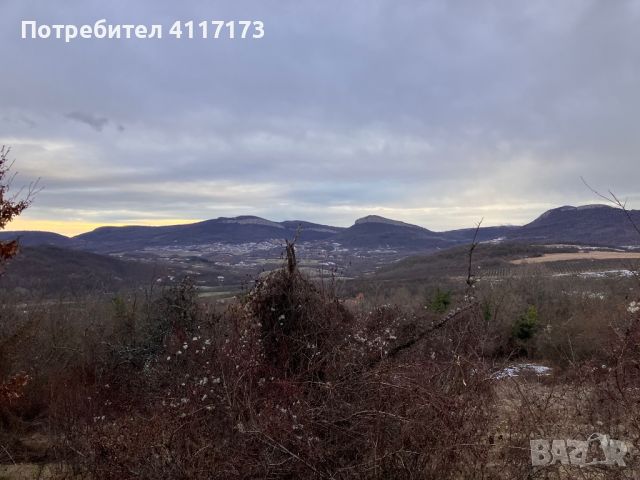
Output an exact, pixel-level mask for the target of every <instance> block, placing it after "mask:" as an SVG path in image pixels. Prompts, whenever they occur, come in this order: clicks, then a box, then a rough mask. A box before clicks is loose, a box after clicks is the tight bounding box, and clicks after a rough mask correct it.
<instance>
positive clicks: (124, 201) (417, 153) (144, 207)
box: [0, 0, 640, 234]
mask: <svg viewBox="0 0 640 480" xmlns="http://www.w3.org/2000/svg"><path fill="white" fill-rule="evenodd" d="M101 18H106V19H107V20H108V22H109V23H113V24H116V23H143V24H147V25H150V24H153V23H161V24H163V25H164V26H165V32H164V33H165V38H163V39H162V40H157V39H130V40H127V39H121V40H115V39H113V40H104V39H103V40H95V39H94V40H86V39H81V40H75V41H73V42H71V43H69V44H65V43H64V41H61V40H55V39H49V40H42V39H39V40H32V39H26V40H23V39H21V38H20V26H21V25H20V22H21V20H36V21H38V22H39V23H48V24H55V23H67V24H76V25H81V24H83V23H93V22H95V21H96V20H99V19H101ZM190 19H193V20H195V21H196V22H199V21H202V20H217V19H224V20H262V21H263V22H264V24H265V31H266V35H265V37H264V38H263V39H260V40H249V39H247V40H240V39H235V40H211V39H209V40H188V39H184V38H183V39H181V40H176V39H174V38H172V37H169V36H168V35H167V30H168V27H169V26H170V25H171V23H172V22H173V21H175V20H185V21H186V20H190ZM638 25H640V2H631V1H628V2H627V1H622V0H621V1H616V2H608V1H603V0H600V1H587V0H580V1H572V0H563V1H562V2H558V1H557V0H549V1H543V0H540V1H528V0H527V1H525V0H522V1H511V0H510V1H507V0H504V1H479V0H468V1H462V0H460V1H452V0H441V1H425V0H322V1H319V0H227V1H197V2H196V1H191V2H188V1H180V2H178V1H159V0H146V1H135V2H134V1H130V0H128V1H124V0H122V1H109V2H106V1H88V0H65V1H45V0H42V1H31V0H0V58H2V67H1V68H2V72H1V74H0V143H1V144H8V145H11V146H12V147H13V154H12V157H13V158H15V159H16V163H15V166H16V169H17V170H18V171H19V173H20V175H19V177H18V180H17V181H16V184H21V183H22V184H24V183H27V182H29V181H30V180H32V179H35V178H38V177H40V178H41V184H42V185H43V186H44V187H45V188H44V190H43V191H42V192H41V193H40V194H39V195H38V196H37V199H36V202H35V203H34V205H33V207H32V208H31V209H30V210H29V211H28V212H27V213H25V214H24V216H23V218H22V219H21V220H20V221H18V222H15V223H14V224H13V225H12V228H13V229H18V228H21V229H26V228H29V229H47V230H53V231H58V232H61V233H67V234H72V233H79V232H81V231H86V230H90V229H92V228H94V227H95V226H98V225H103V224H111V225H120V224H168V223H176V222H184V221H195V220H201V219H207V218H215V217H218V216H236V215H246V214H250V215H259V216H264V217H267V218H270V219H273V220H285V219H305V220H310V221H315V222H321V223H328V224H335V225H344V226H346V225H350V224H352V223H353V221H354V220H355V219H356V218H358V217H361V216H364V215H367V214H378V215H383V216H387V217H391V218H395V219H398V220H403V221H406V222H411V223H416V224H419V225H422V226H425V227H427V228H431V229H434V230H444V229H451V228H460V227H469V226H472V225H473V224H474V223H475V222H477V220H478V219H479V218H480V217H484V218H485V224H486V225H494V224H507V223H510V224H520V223H526V222H528V221H530V220H532V219H533V218H534V217H536V216H537V215H538V214H540V213H541V212H542V211H544V210H546V209H548V208H551V207H555V206H560V205H565V204H573V205H576V204H584V203H594V202H596V201H597V199H595V198H594V195H593V194H592V193H591V192H589V191H588V190H587V189H586V188H585V187H584V185H583V184H582V182H581V181H580V177H581V176H584V177H585V178H586V179H587V180H588V181H590V182H591V183H592V184H593V185H594V186H595V187H598V188H601V189H605V190H606V189H609V188H611V189H614V190H615V191H616V192H617V193H618V194H619V195H621V196H623V197H626V198H628V199H629V201H630V205H631V206H632V207H636V208H638V207H640V195H639V194H640V191H639V187H638V180H639V174H640V161H639V159H640V155H639V154H640V131H639V130H640V121H639V119H638V116H639V115H640V28H638Z"/></svg>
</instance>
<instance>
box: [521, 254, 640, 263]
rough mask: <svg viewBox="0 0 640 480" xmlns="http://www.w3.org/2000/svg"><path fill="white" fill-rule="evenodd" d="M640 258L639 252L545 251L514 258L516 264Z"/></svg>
mask: <svg viewBox="0 0 640 480" xmlns="http://www.w3.org/2000/svg"><path fill="white" fill-rule="evenodd" d="M638 258H640V253H637V252H601V251H592V252H575V253H545V254H544V255H542V256H540V257H531V258H520V259H518V260H512V261H511V263H512V264H514V265H526V264H531V263H548V262H563V261H568V260H620V259H623V260H631V259H638Z"/></svg>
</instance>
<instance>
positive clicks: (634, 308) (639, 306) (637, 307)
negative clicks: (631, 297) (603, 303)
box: [627, 302, 640, 313]
mask: <svg viewBox="0 0 640 480" xmlns="http://www.w3.org/2000/svg"><path fill="white" fill-rule="evenodd" d="M627 311H628V312H629V313H638V312H640V302H631V303H630V304H629V306H628V307H627Z"/></svg>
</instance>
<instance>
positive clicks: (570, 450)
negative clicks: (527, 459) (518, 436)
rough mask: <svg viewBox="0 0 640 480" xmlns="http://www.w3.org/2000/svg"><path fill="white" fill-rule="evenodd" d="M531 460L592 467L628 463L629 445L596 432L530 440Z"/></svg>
mask: <svg viewBox="0 0 640 480" xmlns="http://www.w3.org/2000/svg"><path fill="white" fill-rule="evenodd" d="M529 443H530V445H531V464H532V465H533V466H534V467H547V466H550V465H555V464H556V463H560V464H561V465H575V466H579V467H588V466H590V465H612V466H613V465H617V466H619V467H626V463H625V462H624V457H625V455H626V454H627V453H628V452H629V446H628V445H627V444H626V443H625V442H624V441H622V440H614V439H612V438H609V436H608V435H603V434H601V433H594V434H593V435H591V436H590V437H589V438H588V439H587V440H547V439H537V440H530V442H529Z"/></svg>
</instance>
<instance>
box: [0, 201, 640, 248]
mask: <svg viewBox="0 0 640 480" xmlns="http://www.w3.org/2000/svg"><path fill="white" fill-rule="evenodd" d="M630 214H631V216H632V217H633V218H634V220H635V221H636V222H637V223H638V224H639V225H640V211H637V210H636V211H631V212H630ZM298 231H299V238H298V240H299V241H300V242H331V243H338V244H340V245H342V246H344V247H347V248H360V249H370V250H376V249H392V250H397V251H403V252H405V251H406V252H427V251H433V250H437V249H444V248H448V247H451V246H455V245H461V244H466V243H469V242H471V240H472V239H473V236H474V233H475V229H473V228H467V229H461V230H451V231H446V232H434V231H431V230H428V229H426V228H424V227H420V226H418V225H411V224H409V223H404V222H400V221H397V220H391V219H388V218H384V217H380V216H376V215H370V216H367V217H363V218H360V219H358V220H356V221H355V223H354V224H353V225H352V226H351V227H349V228H342V227H332V226H329V225H321V224H316V223H311V222H306V221H297V220H291V221H284V222H273V221H270V220H267V219H264V218H260V217H255V216H240V217H233V218H226V217H221V218H217V219H213V220H206V221H203V222H198V223H193V224H187V225H171V226H163V227H143V226H127V227H101V228H97V229H96V230H93V231H92V232H88V233H84V234H82V235H78V236H76V237H73V238H71V239H69V238H67V237H64V236H62V235H56V234H51V233H47V232H0V239H2V238H5V239H8V238H16V237H19V238H20V241H21V243H22V244H23V245H25V246H29V245H43V244H44V245H57V246H64V247H70V248H78V249H83V250H87V251H93V252H99V253H114V252H132V251H139V250H142V249H145V248H146V247H168V246H176V247H182V246H192V245H208V244H212V243H224V244H247V243H252V242H254V243H258V242H264V241H269V240H277V241H283V240H284V239H292V238H294V237H296V234H297V232H298ZM478 240H479V241H481V242H487V241H494V242H496V241H522V242H536V243H575V244H591V245H605V246H627V245H640V235H638V232H636V231H635V230H634V228H633V226H632V225H631V224H630V222H629V221H628V219H627V218H626V217H625V215H624V213H623V212H622V211H621V210H619V209H616V208H612V207H609V206H606V205H586V206H582V207H572V206H565V207H560V208H555V209H552V210H549V211H548V212H545V213H544V214H542V215H541V216H540V217H538V218H537V219H535V220H534V221H533V222H531V223H528V224H526V225H524V226H491V227H482V228H480V230H479V232H478Z"/></svg>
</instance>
